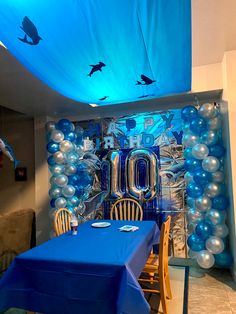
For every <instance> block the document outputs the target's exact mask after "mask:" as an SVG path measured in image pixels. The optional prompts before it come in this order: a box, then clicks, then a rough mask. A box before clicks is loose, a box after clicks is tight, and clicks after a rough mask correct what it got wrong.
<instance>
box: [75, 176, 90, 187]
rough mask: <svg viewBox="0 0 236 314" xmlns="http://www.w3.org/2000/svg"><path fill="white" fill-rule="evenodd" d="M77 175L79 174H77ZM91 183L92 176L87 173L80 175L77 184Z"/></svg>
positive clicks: (86, 184)
mask: <svg viewBox="0 0 236 314" xmlns="http://www.w3.org/2000/svg"><path fill="white" fill-rule="evenodd" d="M78 176H79V175H78ZM92 183H93V177H92V176H91V175H89V174H85V175H83V176H81V177H80V180H79V184H80V185H82V186H84V187H86V186H88V185H89V184H90V185H91V184H92Z"/></svg>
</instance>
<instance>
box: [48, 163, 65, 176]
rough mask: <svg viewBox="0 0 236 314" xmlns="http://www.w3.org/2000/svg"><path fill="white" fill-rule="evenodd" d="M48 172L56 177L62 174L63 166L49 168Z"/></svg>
mask: <svg viewBox="0 0 236 314" xmlns="http://www.w3.org/2000/svg"><path fill="white" fill-rule="evenodd" d="M50 171H51V173H52V174H55V175H58V174H62V173H63V172H64V166H63V165H55V166H52V167H50Z"/></svg>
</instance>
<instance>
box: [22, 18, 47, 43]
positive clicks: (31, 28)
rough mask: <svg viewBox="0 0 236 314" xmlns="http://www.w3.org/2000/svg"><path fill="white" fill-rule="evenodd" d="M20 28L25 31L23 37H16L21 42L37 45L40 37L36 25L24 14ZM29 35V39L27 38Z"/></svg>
mask: <svg viewBox="0 0 236 314" xmlns="http://www.w3.org/2000/svg"><path fill="white" fill-rule="evenodd" d="M20 28H21V29H22V30H23V31H24V32H25V36H24V38H18V39H19V40H21V41H22V42H23V43H26V44H29V45H37V44H38V43H39V41H40V40H42V38H41V37H40V36H39V34H38V31H37V28H36V26H35V25H34V24H33V22H31V20H30V19H29V18H28V17H27V16H25V17H24V19H23V22H22V26H20ZM27 36H28V37H30V39H31V41H29V40H28V38H27Z"/></svg>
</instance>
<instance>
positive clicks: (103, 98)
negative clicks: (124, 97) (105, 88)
mask: <svg viewBox="0 0 236 314" xmlns="http://www.w3.org/2000/svg"><path fill="white" fill-rule="evenodd" d="M108 97H109V96H104V97H102V98H99V100H100V101H102V100H105V99H107V98H108Z"/></svg>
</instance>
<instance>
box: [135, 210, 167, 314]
mask: <svg viewBox="0 0 236 314" xmlns="http://www.w3.org/2000/svg"><path fill="white" fill-rule="evenodd" d="M170 221H171V217H170V216H168V218H167V219H166V221H165V222H164V223H163V224H162V226H161V235H160V245H159V255H156V254H153V253H151V254H150V256H149V258H148V260H147V262H146V265H145V266H144V269H143V272H142V274H141V277H140V278H139V282H140V283H146V284H147V283H148V285H149V287H145V288H143V291H144V292H150V293H158V294H160V299H161V304H162V309H163V313H164V314H167V305H166V299H172V293H171V287H170V278H169V272H168V245H169V233H170ZM143 275H146V276H147V277H145V278H142V277H143ZM156 283H159V290H158V289H155V288H154V286H155V284H156Z"/></svg>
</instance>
